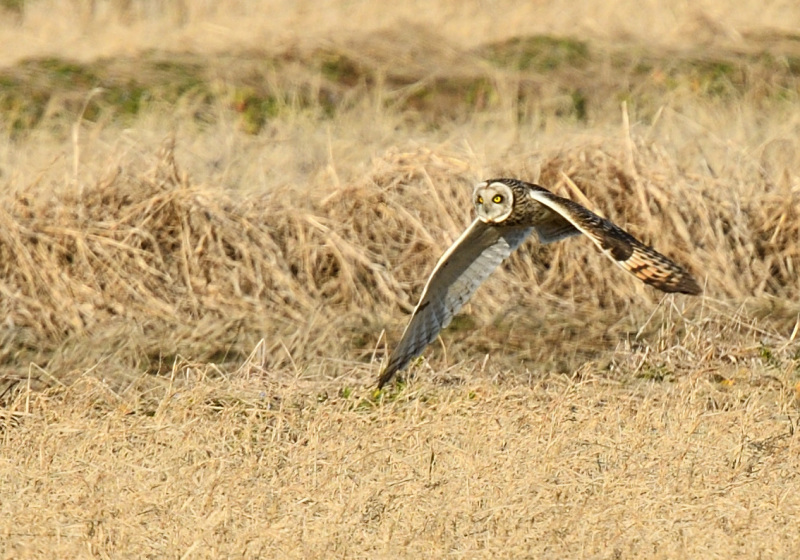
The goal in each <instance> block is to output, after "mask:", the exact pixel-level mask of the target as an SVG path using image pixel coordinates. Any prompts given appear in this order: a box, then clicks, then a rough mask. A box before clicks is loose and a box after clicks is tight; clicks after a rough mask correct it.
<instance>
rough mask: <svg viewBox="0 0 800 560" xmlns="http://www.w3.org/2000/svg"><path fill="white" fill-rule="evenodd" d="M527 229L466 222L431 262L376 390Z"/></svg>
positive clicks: (433, 334)
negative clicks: (453, 238)
mask: <svg viewBox="0 0 800 560" xmlns="http://www.w3.org/2000/svg"><path fill="white" fill-rule="evenodd" d="M530 231H531V228H529V227H502V226H495V225H490V224H485V223H484V222H482V221H481V220H475V221H474V222H472V224H471V225H470V226H469V227H468V228H467V230H466V231H465V232H464V233H463V234H462V235H461V237H459V238H458V239H457V240H456V242H455V243H453V245H452V246H451V247H450V248H449V249H448V250H447V251H446V252H445V253H444V255H442V258H440V259H439V262H438V263H436V267H435V268H434V269H433V272H432V273H431V276H430V278H429V279H428V283H427V284H426V285H425V289H424V290H423V292H422V297H421V298H420V300H419V303H418V304H417V307H416V309H414V313H413V314H412V315H411V321H409V323H408V326H407V327H406V330H405V331H404V332H403V337H402V338H401V339H400V343H399V344H398V345H397V347H396V348H395V349H394V352H392V354H391V355H390V356H389V362H388V363H387V364H386V368H385V369H384V370H383V373H381V376H380V378H379V379H378V388H381V387H383V385H385V384H386V383H387V382H388V381H389V380H390V379H391V378H392V377H393V376H394V374H395V373H397V372H398V371H400V370H401V369H403V368H404V367H406V365H408V362H409V361H411V360H412V359H414V358H415V357H417V356H419V355H420V354H421V353H422V351H423V350H424V349H425V347H426V346H427V345H428V344H430V343H431V342H433V340H434V339H435V338H436V336H437V335H438V334H439V331H441V330H442V329H443V328H445V327H446V326H447V325H448V324H449V323H450V321H451V320H452V319H453V316H454V315H455V314H456V313H458V310H459V309H461V307H462V306H463V305H464V304H465V303H466V302H467V300H468V299H469V298H470V297H471V296H472V294H473V293H475V290H477V289H478V286H480V285H481V283H482V282H483V281H484V280H486V278H487V277H488V276H489V275H490V274H491V273H492V272H493V271H494V270H495V269H496V268H497V267H498V266H499V265H500V263H501V262H503V260H504V259H505V258H506V257H508V256H509V255H510V254H511V253H512V252H513V251H514V250H515V249H516V248H517V247H519V245H520V243H522V242H523V241H524V240H525V238H526V237H527V236H528V234H529V233H530Z"/></svg>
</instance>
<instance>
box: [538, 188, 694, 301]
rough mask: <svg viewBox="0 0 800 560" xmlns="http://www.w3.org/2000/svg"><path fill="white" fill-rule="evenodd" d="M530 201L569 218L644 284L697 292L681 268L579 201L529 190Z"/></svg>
mask: <svg viewBox="0 0 800 560" xmlns="http://www.w3.org/2000/svg"><path fill="white" fill-rule="evenodd" d="M529 194H530V196H531V198H533V200H535V201H537V202H539V203H541V204H544V205H545V206H547V207H548V208H550V209H551V210H553V211H555V212H558V213H559V214H560V215H561V216H563V217H564V218H566V219H567V220H569V221H570V222H571V223H572V225H574V226H575V228H577V229H578V230H580V231H581V232H582V233H585V234H586V235H587V236H588V237H589V239H591V240H592V241H594V243H595V244H596V245H597V246H598V247H600V249H601V250H602V251H603V252H604V253H605V254H606V255H608V256H609V258H610V259H611V260H613V261H614V262H615V263H617V264H618V265H619V266H621V267H622V268H623V269H625V270H627V271H628V272H630V273H631V274H633V275H634V276H636V277H637V278H638V279H639V280H641V281H642V282H644V283H645V284H649V285H651V286H653V287H655V288H658V289H659V290H661V291H664V292H680V293H683V294H691V295H697V294H699V293H700V291H701V290H700V286H699V285H698V284H697V281H696V280H695V279H694V278H693V277H692V275H691V274H689V273H688V272H687V271H686V270H685V269H684V268H683V267H681V266H680V265H678V264H676V263H675V262H673V261H671V260H670V259H668V258H667V257H665V256H664V255H662V254H661V253H659V252H658V251H656V250H655V249H653V248H652V247H649V246H647V245H645V244H644V243H642V242H641V241H639V240H638V239H636V238H635V237H634V236H632V235H631V234H630V233H628V232H627V231H625V230H624V229H622V228H620V227H619V226H617V225H616V224H614V223H613V222H611V221H609V220H606V219H605V218H601V217H600V216H598V215H597V214H595V213H594V212H592V211H590V210H588V209H586V208H584V207H583V206H581V205H580V204H578V203H576V202H573V201H571V200H568V199H566V198H561V197H560V196H557V195H554V194H553V193H550V192H546V191H530V193H529Z"/></svg>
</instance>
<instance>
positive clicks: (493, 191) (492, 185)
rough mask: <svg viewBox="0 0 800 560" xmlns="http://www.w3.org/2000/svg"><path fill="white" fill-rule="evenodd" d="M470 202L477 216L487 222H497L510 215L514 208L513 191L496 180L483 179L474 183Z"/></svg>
mask: <svg viewBox="0 0 800 560" xmlns="http://www.w3.org/2000/svg"><path fill="white" fill-rule="evenodd" d="M472 204H474V205H475V211H476V212H477V213H478V218H480V220H481V221H483V222H485V223H487V224H499V223H502V222H503V221H504V220H505V219H506V218H508V217H509V216H510V215H511V212H512V210H513V209H514V191H512V190H511V187H509V186H508V185H506V184H504V183H500V182H497V181H484V182H482V183H478V184H477V185H475V190H474V191H473V192H472Z"/></svg>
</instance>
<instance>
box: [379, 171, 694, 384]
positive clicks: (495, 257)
mask: <svg viewBox="0 0 800 560" xmlns="http://www.w3.org/2000/svg"><path fill="white" fill-rule="evenodd" d="M473 204H474V205H475V210H476V212H477V214H478V218H477V219H476V220H475V221H474V222H472V224H471V225H470V226H469V228H467V231H465V232H464V233H463V234H462V235H461V237H460V238H458V239H457V240H456V242H455V243H453V245H452V246H451V247H450V248H449V249H448V250H447V251H446V252H445V254H444V255H443V256H442V258H441V259H439V262H438V263H437V264H436V267H435V268H434V269H433V272H432V273H431V276H430V278H429V279H428V282H427V284H426V285H425V289H424V290H423V292H422V297H421V298H420V302H419V304H418V305H417V307H416V309H415V310H414V313H413V314H412V316H411V320H410V321H409V323H408V326H407V327H406V330H405V331H404V332H403V337H402V338H401V340H400V343H399V344H398V345H397V348H395V350H394V352H393V353H392V354H391V356H390V357H389V361H388V363H387V365H386V368H384V370H383V372H382V373H381V376H380V378H379V380H378V387H382V386H383V385H384V384H385V383H387V382H388V381H389V380H390V379H391V378H392V377H393V376H394V374H395V373H396V372H398V371H400V370H402V369H403V368H405V367H406V366H407V365H408V362H409V361H410V360H411V359H413V358H414V357H416V356H418V355H419V354H420V353H422V351H423V350H424V349H425V347H426V346H427V345H428V344H430V343H431V342H432V341H433V340H434V339H435V338H436V336H437V335H438V334H439V331H441V330H442V329H443V328H445V327H446V326H447V325H448V324H449V323H450V321H451V320H452V318H453V316H454V315H455V314H456V313H458V310H459V309H461V307H462V306H463V305H464V303H466V302H467V300H468V299H469V298H470V297H471V296H472V294H473V293H474V292H475V290H476V289H477V288H478V286H479V285H480V284H481V282H483V281H484V280H485V279H486V278H487V277H488V276H489V275H490V274H491V273H492V271H494V270H495V269H496V268H497V267H498V266H499V265H500V263H501V262H502V261H503V259H505V258H506V257H508V256H509V255H510V254H511V253H512V252H513V251H514V250H515V249H516V248H517V247H518V246H519V245H520V244H521V243H522V241H524V240H525V238H526V237H527V236H528V234H529V233H530V232H531V230H534V231H536V234H537V236H538V237H539V242H540V243H552V242H554V241H559V240H561V239H565V238H567V237H571V236H574V235H579V234H581V233H583V234H585V235H586V236H587V237H589V239H591V240H592V241H593V242H594V243H595V244H596V245H597V246H598V247H599V248H600V249H601V250H602V251H603V252H604V253H605V254H606V255H608V257H609V258H610V259H611V260H613V261H614V262H615V263H617V264H618V265H619V266H621V267H622V268H623V269H624V270H627V271H628V272H630V273H631V274H633V275H634V276H636V277H637V278H638V279H639V280H641V281H642V282H644V283H645V284H649V285H651V286H653V287H655V288H658V289H659V290H662V291H664V292H678V293H684V294H690V295H697V294H699V293H700V292H701V290H700V286H699V285H698V283H697V282H696V281H695V279H694V278H693V277H692V275H691V274H689V273H688V272H687V271H686V270H685V269H684V268H682V267H681V266H680V265H678V264H676V263H675V262H673V261H672V260H670V259H668V258H667V257H665V256H664V255H662V254H661V253H659V252H658V251H656V250H655V249H653V248H652V247H649V246H647V245H645V244H644V243H642V242H641V241H639V240H638V239H636V238H635V237H633V236H632V235H631V234H630V233H628V232H627V231H625V230H624V229H622V228H620V227H619V226H617V225H616V224H614V223H613V222H611V221H609V220H606V219H605V218H602V217H600V216H598V215H597V214H595V213H594V212H592V211H591V210H588V209H587V208H585V207H583V206H581V205H580V204H578V203H576V202H573V201H571V200H569V199H566V198H562V197H560V196H557V195H554V194H553V193H551V192H550V191H548V190H547V189H544V188H542V187H540V186H538V185H534V184H531V183H526V182H524V181H519V180H517V179H491V180H489V181H484V182H483V183H479V184H478V185H477V186H476V187H475V191H474V193H473Z"/></svg>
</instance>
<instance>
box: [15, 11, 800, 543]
mask: <svg viewBox="0 0 800 560" xmlns="http://www.w3.org/2000/svg"><path fill="white" fill-rule="evenodd" d="M122 4H125V3H122ZM122 4H121V5H122ZM92 5H93V6H94V3H93V4H92ZM98 5H100V3H98ZM142 5H143V6H144V5H145V4H142ZM147 5H148V6H151V7H152V6H161V4H158V3H157V2H156V3H152V4H147ZM109 6H111V8H109V9H112V10H113V9H116V8H114V6H116V4H113V5H111V4H109ZM162 7H163V6H162ZM36 9H37V8H31V10H30V11H28V12H24V11H22V12H18V13H19V17H20V20H21V21H22V22H23V24H25V22H26V20H31V21H32V19H31V18H34V16H35V14H36ZM153 9H155V8H153ZM364 9H367V8H364ZM15 13H17V12H15ZM119 13H120V14H122V13H123V12H119ZM125 13H128V12H125ZM193 14H195V13H194V12H192V10H188V11H186V13H184V14H183V16H181V17H182V18H184V19H183V20H182V21H184V23H185V24H186V25H187V26H190V24H191V22H192V21H194V20H193V18H194V17H195V16H196V14H195V15H193ZM86 17H87V18H89V20H92V18H95V17H97V18H100V16H99V15H98V16H95V15H93V14H88V15H87V16H86ZM120 17H121V16H120ZM125 17H126V18H128V19H130V21H128V20H126V21H128V23H126V24H125V25H129V24H130V25H132V23H131V22H134V21H139V20H140V19H141V18H144V17H145V16H144V15H143V13H139V12H135V13H134V12H130V15H129V16H125ZM170 17H171V16H170ZM101 19H102V18H101ZM123 19H125V18H123ZM145 19H146V18H145ZM120 21H122V20H120ZM706 23H708V22H706ZM708 25H709V26H710V25H711V24H710V23H709V24H708ZM720 25H721V24H720ZM726 25H727V24H726ZM711 27H713V26H711ZM723 27H724V26H723ZM403 29H404V30H405V33H394V34H392V33H376V32H374V30H369V32H365V33H363V34H361V35H350V36H348V37H347V38H346V39H341V40H338V41H335V40H330V39H329V38H326V39H324V40H322V39H319V38H317V39H316V44H315V39H314V37H311V38H309V39H308V40H307V41H306V42H304V43H302V44H300V43H293V44H290V45H289V46H288V47H287V46H286V45H285V44H284V45H282V46H281V47H280V48H278V49H275V50H274V51H271V53H272V55H273V58H271V59H270V60H269V61H268V62H266V63H263V64H265V65H266V66H264V65H262V62H259V58H260V57H261V54H262V51H260V50H259V51H245V52H241V53H239V52H226V53H223V54H219V53H217V54H215V55H214V56H213V57H207V56H205V53H204V51H203V52H201V56H196V55H193V54H191V53H182V54H181V55H175V56H174V57H173V58H171V57H170V55H169V53H159V54H158V56H157V57H154V56H151V55H150V54H148V55H147V56H143V57H142V58H141V60H140V63H141V65H140V66H138V67H137V66H136V58H122V59H116V58H109V59H106V60H101V61H91V60H90V61H85V60H84V61H83V62H80V63H78V62H74V61H70V62H65V61H62V60H60V59H51V58H44V59H31V60H28V61H26V62H24V63H23V64H21V65H20V66H18V67H14V68H10V69H6V70H5V71H4V72H5V73H4V74H3V76H5V77H7V78H8V77H10V79H11V81H10V82H8V83H6V86H7V88H6V89H5V90H4V92H5V93H4V94H0V97H2V98H3V99H4V100H5V101H6V102H9V100H13V99H16V100H17V101H19V99H21V97H20V96H19V95H18V94H19V93H20V92H22V91H25V89H26V88H27V87H28V86H29V85H30V84H34V85H35V86H36V87H35V88H32V89H31V91H34V90H35V91H36V92H45V94H43V95H45V97H44V98H42V99H44V100H45V101H44V103H43V104H41V105H40V106H37V105H36V103H37V100H36V99H33V100H32V103H33V105H31V107H38V108H36V109H35V110H33V112H31V113H30V115H33V116H34V119H33V120H30V121H25V120H24V119H20V118H19V117H20V116H21V115H26V114H28V113H25V111H23V110H22V109H21V108H20V107H22V106H21V105H13V104H12V105H6V107H5V108H6V109H9V111H8V113H7V114H8V120H7V121H6V122H4V123H3V126H5V127H6V128H4V130H5V131H6V136H5V137H4V138H3V143H2V146H0V148H2V149H0V182H2V183H0V184H2V185H3V189H2V190H0V314H1V316H2V317H3V322H2V324H1V325H0V379H1V380H2V386H0V402H2V414H0V434H1V435H2V444H1V445H2V449H3V453H2V454H1V455H2V457H3V459H2V461H0V480H1V481H2V482H0V495H2V496H4V498H3V499H2V500H0V534H2V538H0V552H2V554H3V555H4V556H5V557H14V558H19V557H80V556H100V557H120V556H134V557H146V556H151V557H168V556H174V557H182V558H190V557H227V556H233V555H238V556H243V557H303V558H326V557H330V556H331V555H336V556H340V557H370V558H373V557H392V558H394V557H414V558H418V557H421V556H423V557H449V556H465V557H488V556H508V557H534V558H563V557H577V558H580V557H584V558H586V557H588V558H607V557H614V558H632V557H642V556H647V557H654V558H675V557H737V556H739V557H757V556H759V555H764V556H770V557H775V558H780V557H786V558H789V557H792V555H793V554H794V551H796V550H797V549H798V546H799V545H800V543H798V534H797V531H796V530H794V529H795V526H796V520H797V518H798V516H800V502H799V501H798V499H797V496H800V493H798V492H797V489H798V481H797V476H796V474H795V473H796V472H797V471H798V464H797V462H798V460H797V457H798V456H800V455H799V454H798V449H797V447H798V443H797V441H798V440H797V435H796V428H797V422H798V418H800V415H799V413H798V403H800V342H799V341H798V336H799V335H800V305H798V301H800V283H798V280H797V275H798V268H800V249H798V247H800V244H798V239H800V225H798V224H800V188H799V187H798V184H800V183H798V173H797V169H798V165H800V161H799V160H800V158H798V155H797V154H798V153H800V143H799V142H798V140H797V137H798V135H797V132H798V130H800V120H798V117H797V115H796V111H795V103H794V102H795V101H796V99H797V94H798V91H800V89H798V88H799V87H800V86H798V83H797V80H796V74H797V69H796V68H795V66H796V65H795V62H794V61H795V60H796V59H795V58H794V57H795V56H800V52H798V51H797V40H796V37H794V36H791V35H786V34H779V33H773V34H769V33H765V34H760V35H759V34H757V33H756V34H753V33H754V32H751V31H748V32H747V33H744V34H742V35H740V36H739V37H740V38H742V37H743V39H741V40H739V41H738V42H736V41H733V42H734V43H735V47H731V46H730V45H728V46H726V47H724V46H720V45H721V43H718V42H714V45H715V49H716V50H714V51H713V56H711V57H710V58H705V59H703V60H700V59H698V58H697V57H695V55H694V54H692V53H695V54H696V53H697V52H699V51H701V50H702V51H703V52H712V51H710V50H708V49H707V48H706V47H707V45H705V44H703V45H702V48H699V47H698V50H695V51H692V50H691V48H689V47H687V49H685V50H683V51H681V54H680V56H678V55H676V54H675V53H676V52H677V51H669V52H668V53H667V54H664V52H661V53H659V51H658V50H657V49H650V50H644V49H642V48H640V47H638V46H635V45H633V46H631V45H620V46H617V47H615V48H614V49H612V48H609V46H608V45H607V44H603V43H601V42H594V41H592V40H590V39H586V40H584V39H585V38H582V39H581V40H576V39H572V38H566V37H565V38H559V37H553V36H541V35H536V36H530V37H525V36H520V37H517V38H514V39H511V40H503V39H500V38H498V37H496V36H495V35H492V34H491V33H488V32H487V33H486V34H485V37H486V40H485V41H483V42H482V43H481V44H475V40H474V37H473V38H472V42H471V43H470V44H468V45H463V44H460V43H459V42H458V41H456V40H455V39H454V34H453V33H454V32H453V28H447V29H445V28H443V29H442V30H434V28H431V27H419V26H414V25H407V26H405V27H403ZM448 29H449V31H448ZM715 29H716V28H715ZM720 29H721V30H720ZM720 29H717V31H719V33H722V34H724V33H723V31H725V29H727V28H722V27H721V28H720ZM439 32H441V34H442V37H444V36H447V37H448V38H449V41H451V42H447V41H445V40H441V41H437V37H439V35H438V34H437V33H439ZM725 33H727V32H725ZM715 36H718V35H715ZM726 36H729V39H730V37H733V36H734V35H731V34H730V33H728V34H727V35H726ZM326 37H327V36H326ZM703 37H706V36H705V35H703ZM706 38H707V37H706ZM704 40H705V39H704ZM731 41H732V39H731ZM702 42H703V41H701V40H700V39H698V43H697V44H701V43H702ZM420 45H422V46H427V47H430V48H427V47H426V48H420ZM765 45H766V46H765ZM770 45H772V46H775V45H780V48H779V49H778V48H777V47H776V48H774V49H771V50H770V47H769V46H770ZM434 47H435V48H434ZM415 49H416V50H415ZM765 49H766V50H767V51H768V53H769V54H770V56H766V55H765V54H764V52H763V51H764V50H765ZM759 53H760V54H759ZM156 58H157V60H156ZM276 61H279V63H280V65H282V66H280V70H281V73H280V76H279V78H277V77H276V76H277V75H278V74H276V73H273V74H270V73H269V72H264V73H263V75H264V76H267V77H266V78H263V76H262V79H260V80H259V79H258V77H259V76H261V75H262V74H260V72H262V70H263V69H264V68H265V67H267V66H268V67H271V68H273V69H275V68H276V66H275V64H276ZM128 66H131V68H127V67H128ZM109 69H113V71H111V70H109ZM137 70H139V72H137ZM65 72H66V73H65ZM125 72H129V73H130V76H134V77H135V78H136V79H135V80H133V79H132V80H130V81H126V74H125ZM26 73H29V74H30V75H31V76H32V79H31V81H26V80H27V78H25V76H26V75H27V74H26ZM76 76H77V77H78V78H80V79H79V80H77V81H75V80H73V79H72V78H75V77H76ZM86 76H89V77H90V78H87V79H88V80H89V81H81V80H83V79H84V78H85V77H86ZM110 76H111V77H113V79H111V78H110ZM542 76H544V77H542ZM173 78H174V79H173ZM178 78H179V79H178ZM97 80H99V81H100V82H102V83H101V84H98V83H95V81H97ZM59 84H60V85H59ZM81 84H83V86H81ZM96 85H104V86H109V85H112V86H114V87H117V86H119V89H115V90H113V88H112V90H108V89H107V91H106V92H105V93H104V94H100V93H98V94H97V96H95V97H92V96H90V95H89V92H87V91H81V87H84V86H85V87H84V89H85V88H91V87H94V86H96ZM173 86H174V88H173V89H170V88H171V87H173ZM184 86H186V87H185V88H184ZM62 87H63V88H64V90H61V89H59V88H62ZM53 92H56V93H55V94H54V93H53ZM109 92H110V95H109ZM3 95H5V97H3ZM37 95H38V94H37ZM103 95H105V97H103ZM15 96H16V97H15ZM22 97H24V96H22ZM31 97H32V98H35V97H36V96H35V95H33V96H31ZM154 99H156V100H157V101H153V100H154ZM17 101H15V102H14V103H16V102H17ZM140 101H141V103H140ZM254 107H255V109H254ZM26 110H27V109H26ZM120 115H124V118H122V119H121V121H120V122H119V123H118V122H117V118H118V117H120ZM13 119H16V120H15V121H14V122H15V123H16V124H14V123H11V120H13ZM165 123H166V124H165ZM159 144H160V146H159ZM497 176H516V177H521V178H525V179H528V180H533V181H537V182H539V183H540V184H542V185H544V186H546V187H547V188H550V189H551V190H553V191H555V192H557V193H558V194H560V195H562V196H567V197H569V198H572V199H575V200H578V201H580V202H582V203H584V204H586V205H587V206H589V207H591V208H593V209H595V210H596V211H598V212H599V213H601V214H603V215H605V216H608V217H609V218H611V219H613V220H614V221H615V222H617V223H619V224H621V225H623V226H624V227H626V228H627V229H628V230H629V231H631V232H632V233H633V234H634V235H636V236H637V237H639V238H640V239H642V240H644V241H646V242H647V243H650V244H652V245H654V246H655V247H656V248H658V249H659V250H660V251H662V252H663V253H665V254H667V255H669V256H670V257H672V258H674V259H675V260H676V261H678V262H680V263H682V264H685V265H686V266H687V267H688V268H690V269H691V270H692V271H693V272H694V274H695V275H696V276H697V278H698V279H699V280H700V281H701V284H702V285H703V287H704V294H703V296H702V297H698V298H690V297H685V296H674V295H670V296H666V297H665V296H663V295H662V294H660V293H658V292H655V291H654V290H652V289H650V288H648V287H645V286H642V285H640V284H638V283H636V282H635V281H634V280H633V279H632V278H630V277H629V276H628V275H626V274H625V273H624V272H622V271H620V270H618V269H617V268H615V267H614V266H613V265H612V264H611V263H610V262H608V260H607V259H606V258H605V257H603V256H602V255H600V254H599V253H598V251H597V250H596V249H595V247H594V246H593V245H592V244H591V243H590V242H588V240H586V239H581V238H576V239H570V240H566V241H564V242H561V243H559V244H556V245H552V246H539V245H537V244H536V243H535V242H534V241H531V242H528V243H526V244H525V245H523V247H522V248H521V249H520V250H519V251H518V252H517V253H516V254H515V255H514V256H513V257H512V258H511V259H509V260H508V262H507V263H505V264H504V265H503V266H502V268H501V269H500V270H498V271H497V273H495V274H494V275H493V276H492V277H491V278H490V280H489V281H488V282H487V283H486V284H485V285H484V286H483V287H482V288H481V289H480V290H479V292H478V294H477V295H476V297H475V298H474V300H473V301H472V302H471V303H470V304H469V305H468V306H467V307H466V308H465V311H464V313H462V314H461V315H460V316H459V317H458V318H457V319H456V320H455V321H454V323H453V325H452V326H451V327H450V328H449V329H447V330H446V331H445V332H443V333H442V336H441V339H440V341H439V342H438V343H435V344H433V345H431V347H430V348H429V349H428V350H427V351H426V353H425V356H424V358H423V359H420V360H418V361H417V362H415V363H414V364H412V366H411V367H410V373H412V374H413V375H415V378H414V380H413V382H410V383H400V384H398V385H396V386H393V387H391V388H390V389H389V390H387V391H384V392H382V393H375V392H374V391H373V388H374V383H375V381H376V378H377V374H378V371H379V368H380V363H381V360H382V359H383V357H384V355H385V352H386V349H387V348H391V347H392V345H393V344H394V343H396V341H397V340H398V338H399V335H400V333H401V330H402V328H403V327H404V324H405V320H406V319H407V314H408V313H410V311H411V309H412V308H413V306H414V304H415V303H416V300H417V298H418V296H419V294H420V291H421V289H422V286H423V284H424V282H425V280H426V278H427V274H428V273H429V271H430V270H431V268H432V266H433V265H434V263H435V262H436V259H437V258H438V257H439V255H440V254H441V253H442V252H443V251H444V250H445V249H446V248H447V247H448V246H449V245H450V243H451V242H452V240H453V239H455V238H456V237H457V236H458V235H459V234H460V233H461V232H462V231H463V229H464V227H465V226H466V224H467V223H468V222H469V220H470V219H471V211H470V201H469V195H470V192H471V188H472V185H473V183H474V182H475V181H476V180H478V179H485V178H489V177H497Z"/></svg>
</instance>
